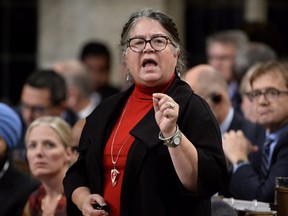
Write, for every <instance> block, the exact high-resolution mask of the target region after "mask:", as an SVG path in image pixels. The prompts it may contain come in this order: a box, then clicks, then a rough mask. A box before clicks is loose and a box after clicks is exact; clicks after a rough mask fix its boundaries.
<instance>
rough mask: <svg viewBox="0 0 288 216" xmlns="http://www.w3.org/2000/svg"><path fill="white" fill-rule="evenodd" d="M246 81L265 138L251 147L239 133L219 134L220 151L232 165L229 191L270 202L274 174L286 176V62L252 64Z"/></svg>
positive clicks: (287, 99)
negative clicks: (257, 145)
mask: <svg viewBox="0 0 288 216" xmlns="http://www.w3.org/2000/svg"><path fill="white" fill-rule="evenodd" d="M250 83H251V86H252V92H251V93H250V95H249V97H250V99H251V101H253V103H254V108H255V114H256V115H257V120H258V122H259V123H260V124H261V125H263V126H264V127H265V129H266V134H265V137H266V138H265V141H263V142H262V143H263V144H262V145H261V146H259V147H256V148H255V147H252V145H251V144H250V143H249V142H248V141H247V140H246V139H245V138H244V137H243V135H242V134H241V133H239V132H235V131H234V132H230V133H227V134H225V135H224V136H223V149H224V153H225V155H226V157H227V159H228V160H229V161H230V162H231V163H232V164H233V165H234V170H233V173H232V175H231V179H230V182H229V192H230V193H231V196H233V197H234V198H237V199H245V200H253V199H257V200H260V201H264V202H273V201H274V191H275V177H278V176H288V67H287V64H285V63H280V62H277V61H270V62H266V63H260V64H259V65H257V66H256V67H254V71H253V73H252V75H251V78H250ZM259 137H261V134H259ZM255 149H257V151H255ZM253 151H254V153H252V154H250V156H249V157H248V154H249V153H251V152H253Z"/></svg>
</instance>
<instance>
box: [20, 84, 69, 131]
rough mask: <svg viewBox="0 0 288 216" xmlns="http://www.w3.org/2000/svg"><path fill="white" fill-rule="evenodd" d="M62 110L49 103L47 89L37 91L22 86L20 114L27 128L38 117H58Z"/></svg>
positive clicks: (60, 107)
mask: <svg viewBox="0 0 288 216" xmlns="http://www.w3.org/2000/svg"><path fill="white" fill-rule="evenodd" d="M63 109H64V108H63V107H62V106H60V105H59V106H53V105H52V104H51V103H50V92H49V90H48V89H37V88H33V87H31V86H29V85H24V87H23V89H22V94H21V113H22V117H23V120H24V122H25V124H26V125H27V126H28V125H30V123H31V122H32V121H34V120H35V119H36V118H38V117H40V116H44V115H52V116H60V115H61V113H62V111H63Z"/></svg>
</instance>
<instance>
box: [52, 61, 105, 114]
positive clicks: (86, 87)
mask: <svg viewBox="0 0 288 216" xmlns="http://www.w3.org/2000/svg"><path fill="white" fill-rule="evenodd" d="M52 67H53V69H54V70H55V72H56V73H59V74H60V75H61V76H63V77H64V79H65V81H66V85H67V106H68V107H69V108H70V109H71V110H73V111H74V112H75V113H77V115H78V117H79V118H80V119H82V118H86V117H87V116H88V115H89V114H90V113H91V112H92V111H93V110H94V109H95V107H96V106H97V105H98V104H99V103H100V101H96V100H95V97H92V94H93V88H92V81H91V79H90V77H89V76H88V73H87V69H86V68H85V67H84V65H83V64H82V63H81V62H80V61H77V60H66V61H59V62H56V63H54V64H53V65H52Z"/></svg>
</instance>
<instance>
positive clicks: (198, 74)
mask: <svg viewBox="0 0 288 216" xmlns="http://www.w3.org/2000/svg"><path fill="white" fill-rule="evenodd" d="M183 79H184V80H185V81H186V82H187V83H188V84H189V85H190V86H191V88H192V89H193V90H194V91H195V93H196V94H198V95H200V96H201V97H203V98H204V99H205V100H206V101H207V102H208V104H209V106H210V108H211V110H212V112H213V114H214V115H215V117H216V120H217V122H218V123H219V126H220V130H221V134H222V135H223V134H224V133H225V132H227V131H230V130H235V131H237V130H240V131H242V132H243V134H244V135H245V136H246V137H247V138H248V139H249V140H250V142H251V143H253V144H257V143H259V142H262V139H261V136H260V137H259V134H262V135H263V134H264V130H263V128H262V127H261V126H259V125H255V124H253V123H251V122H250V121H248V120H246V119H244V118H243V116H242V115H241V114H239V113H238V112H237V111H235V109H234V108H233V106H232V102H231V99H230V96H229V92H228V85H227V83H226V81H225V79H224V78H223V77H222V76H221V75H220V73H219V72H218V71H217V70H216V69H215V68H213V67H212V66H210V65H205V64H203V65H198V66H195V67H193V68H191V69H190V70H188V71H187V72H186V73H185V74H184V76H183ZM259 138H260V140H259Z"/></svg>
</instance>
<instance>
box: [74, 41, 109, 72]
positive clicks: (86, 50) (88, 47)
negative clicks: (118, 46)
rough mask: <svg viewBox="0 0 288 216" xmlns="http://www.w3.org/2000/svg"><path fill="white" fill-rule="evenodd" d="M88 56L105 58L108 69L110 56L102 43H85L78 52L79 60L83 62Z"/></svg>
mask: <svg viewBox="0 0 288 216" xmlns="http://www.w3.org/2000/svg"><path fill="white" fill-rule="evenodd" d="M89 56H105V57H106V59H107V67H108V68H110V62H111V55H110V52H109V49H108V48H107V46H106V45H104V44H103V43H100V42H97V41H89V42H87V43H86V44H85V45H84V46H83V47H82V49H81V51H80V55H79V59H80V60H81V61H84V60H85V59H86V58H87V57H89Z"/></svg>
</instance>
